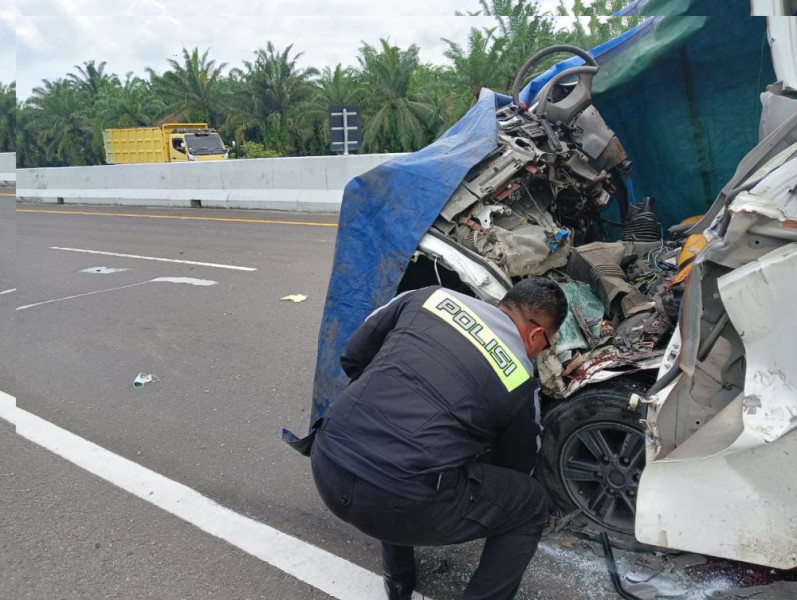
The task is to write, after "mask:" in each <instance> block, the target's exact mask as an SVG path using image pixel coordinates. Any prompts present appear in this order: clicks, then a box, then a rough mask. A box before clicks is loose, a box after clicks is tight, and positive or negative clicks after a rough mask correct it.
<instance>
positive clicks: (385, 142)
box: [357, 39, 434, 152]
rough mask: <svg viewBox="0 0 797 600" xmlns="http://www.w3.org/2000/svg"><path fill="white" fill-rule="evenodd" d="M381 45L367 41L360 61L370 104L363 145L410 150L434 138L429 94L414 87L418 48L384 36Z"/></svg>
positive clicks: (374, 149)
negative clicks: (401, 46) (400, 45)
mask: <svg viewBox="0 0 797 600" xmlns="http://www.w3.org/2000/svg"><path fill="white" fill-rule="evenodd" d="M379 43H380V48H379V49H377V48H374V47H373V46H369V45H368V44H365V43H363V45H362V47H361V48H360V56H359V57H357V60H358V61H359V63H360V71H361V77H362V81H363V85H364V86H365V88H366V89H367V90H368V103H367V105H366V111H365V117H366V119H365V123H364V126H363V146H364V149H365V150H366V151H369V152H408V151H412V150H417V149H418V148H421V147H423V146H424V145H426V144H427V143H428V142H429V141H430V140H431V132H430V122H431V119H432V117H433V114H434V107H433V105H432V103H431V101H430V100H429V97H428V96H427V95H425V94H423V93H422V92H421V91H420V90H418V89H415V90H413V89H411V86H410V83H411V80H412V75H413V73H414V72H415V71H416V69H417V68H418V66H419V65H418V47H417V46H416V45H414V44H413V45H412V46H410V47H409V48H408V49H407V50H401V49H399V48H398V47H396V46H391V45H390V43H389V42H388V41H387V40H385V39H380V40H379Z"/></svg>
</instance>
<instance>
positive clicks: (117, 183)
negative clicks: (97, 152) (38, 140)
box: [17, 154, 401, 212]
mask: <svg viewBox="0 0 797 600" xmlns="http://www.w3.org/2000/svg"><path fill="white" fill-rule="evenodd" d="M396 156H401V155H400V154H353V155H349V156H307V157H299V158H258V159H245V160H225V161H213V162H197V163H194V162H189V163H157V164H136V165H103V166H93V167H57V168H46V169H19V170H17V175H18V181H17V199H18V200H19V201H22V202H45V203H58V204H69V203H75V204H121V205H128V206H171V207H191V206H202V207H211V208H261V209H270V210H292V211H304V212H338V211H339V210H340V201H341V197H342V195H343V188H344V187H345V185H346V183H348V182H349V180H351V179H352V178H354V177H356V176H357V175H360V174H362V173H364V172H366V171H368V170H370V169H372V168H374V167H375V166H377V165H380V164H382V163H384V162H386V161H388V160H390V159H391V158H393V157H396Z"/></svg>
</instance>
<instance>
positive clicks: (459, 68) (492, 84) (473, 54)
mask: <svg viewBox="0 0 797 600" xmlns="http://www.w3.org/2000/svg"><path fill="white" fill-rule="evenodd" d="M494 34H495V28H492V29H485V30H484V31H483V32H482V31H479V30H478V29H475V28H473V29H471V30H470V34H469V35H468V47H467V51H465V50H463V48H462V46H460V45H459V44H457V43H455V42H452V41H451V40H449V39H446V38H443V41H444V42H445V43H446V44H448V49H447V50H446V51H445V52H443V55H444V56H445V57H446V58H447V59H449V60H450V61H451V62H452V63H453V72H454V81H455V82H456V84H457V85H458V86H460V87H466V88H468V89H469V91H470V92H471V96H472V98H473V99H476V98H478V97H479V92H480V91H481V89H482V88H483V87H488V88H491V89H495V90H496V91H504V90H503V86H504V85H505V84H506V80H507V77H506V69H502V68H501V54H502V52H503V49H504V45H505V44H506V38H496V37H495V35H494Z"/></svg>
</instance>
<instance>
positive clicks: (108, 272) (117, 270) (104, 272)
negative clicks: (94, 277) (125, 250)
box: [80, 267, 130, 275]
mask: <svg viewBox="0 0 797 600" xmlns="http://www.w3.org/2000/svg"><path fill="white" fill-rule="evenodd" d="M129 270H130V269H120V268H118V267H89V268H88V269H81V270H80V272H81V273H98V274H100V275H111V274H113V273H122V272H123V271H129Z"/></svg>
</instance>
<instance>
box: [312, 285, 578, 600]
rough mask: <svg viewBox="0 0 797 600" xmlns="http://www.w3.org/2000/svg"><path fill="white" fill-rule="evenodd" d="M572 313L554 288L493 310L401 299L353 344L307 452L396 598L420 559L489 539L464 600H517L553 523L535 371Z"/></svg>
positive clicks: (443, 300) (462, 298) (470, 301)
mask: <svg viewBox="0 0 797 600" xmlns="http://www.w3.org/2000/svg"><path fill="white" fill-rule="evenodd" d="M566 314H567V300H566V299H565V296H564V294H563V292H562V290H561V288H560V287H559V286H558V285H557V284H556V283H554V282H552V281H551V280H549V279H546V278H542V277H532V278H528V279H524V280H522V281H520V282H519V283H518V284H517V285H515V286H514V287H513V288H512V289H511V290H510V291H509V292H508V293H507V294H506V296H505V297H504V298H503V300H502V301H501V302H500V303H499V304H498V306H497V307H496V306H492V305H490V304H487V303H485V302H481V301H479V300H476V299H474V298H471V297H469V296H466V295H463V294H459V293H456V292H454V291H451V290H447V289H443V288H440V287H431V288H424V289H421V290H415V291H412V292H407V293H404V294H401V295H399V296H397V297H396V298H395V299H393V300H392V301H391V302H390V303H388V304H386V305H385V306H383V307H382V308H380V309H378V310H377V311H376V312H374V313H373V314H371V315H370V316H369V317H368V318H367V319H366V320H365V322H364V323H363V324H362V325H361V326H360V327H359V329H357V331H356V332H355V333H354V334H353V335H352V337H351V338H350V339H349V341H348V342H347V344H346V346H345V348H344V351H343V354H342V357H341V365H342V366H343V370H344V371H345V372H346V374H347V375H348V376H349V377H350V378H351V383H350V384H349V385H348V387H347V388H346V389H345V390H344V391H343V392H342V393H341V394H340V395H339V396H338V397H337V398H336V399H335V400H334V401H333V402H332V403H331V405H330V407H329V410H328V411H327V414H326V415H325V417H324V420H323V422H322V424H321V426H320V429H319V430H318V431H317V435H316V438H315V443H314V446H313V449H312V465H313V477H314V479H315V483H316V487H317V488H318V492H319V494H320V496H321V499H322V500H323V501H324V503H325V504H326V505H327V507H328V508H329V509H330V510H331V511H332V512H333V513H334V514H335V515H337V516H338V517H339V518H341V519H343V520H344V521H346V522H348V523H351V524H352V525H354V526H355V527H356V528H358V529H359V530H361V531H363V532H364V533H366V534H368V535H370V536H372V537H374V538H376V539H378V540H380V541H381V542H382V567H383V571H384V581H385V589H386V590H387V594H388V598H390V599H391V600H393V599H400V600H404V599H409V598H410V596H411V594H412V590H413V588H414V586H415V561H414V552H413V547H414V546H440V545H446V544H457V543H461V542H467V541H470V540H474V539H479V538H486V542H485V545H484V550H483V552H482V556H481V560H480V562H479V567H478V568H477V569H476V572H475V573H474V575H473V577H472V579H471V580H470V583H469V585H468V586H467V588H466V589H465V592H464V598H465V599H467V600H476V599H479V600H486V599H488V598H489V599H494V600H498V599H509V598H513V597H514V595H515V593H516V592H517V589H518V586H519V585H520V581H521V578H522V577H523V573H524V571H525V569H526V567H527V566H528V563H529V561H530V560H531V558H532V556H533V555H534V552H535V550H536V548H537V543H538V542H539V539H540V535H541V533H542V529H543V525H544V523H545V521H546V517H547V504H546V500H545V496H544V493H543V490H542V488H541V487H540V485H539V483H538V482H537V481H536V480H535V479H533V478H531V477H530V476H529V475H530V473H531V472H532V471H533V468H534V464H535V460H536V454H537V452H538V450H539V448H540V434H541V427H540V421H539V418H540V407H539V392H538V386H537V383H536V381H535V379H534V377H533V369H532V365H531V362H530V359H532V358H534V357H535V356H536V355H537V354H538V353H539V352H541V351H542V350H543V349H545V348H547V347H548V346H549V345H550V340H551V338H552V337H553V336H554V335H555V333H556V331H557V330H558V329H559V327H560V325H561V324H562V321H564V318H565V316H566Z"/></svg>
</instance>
